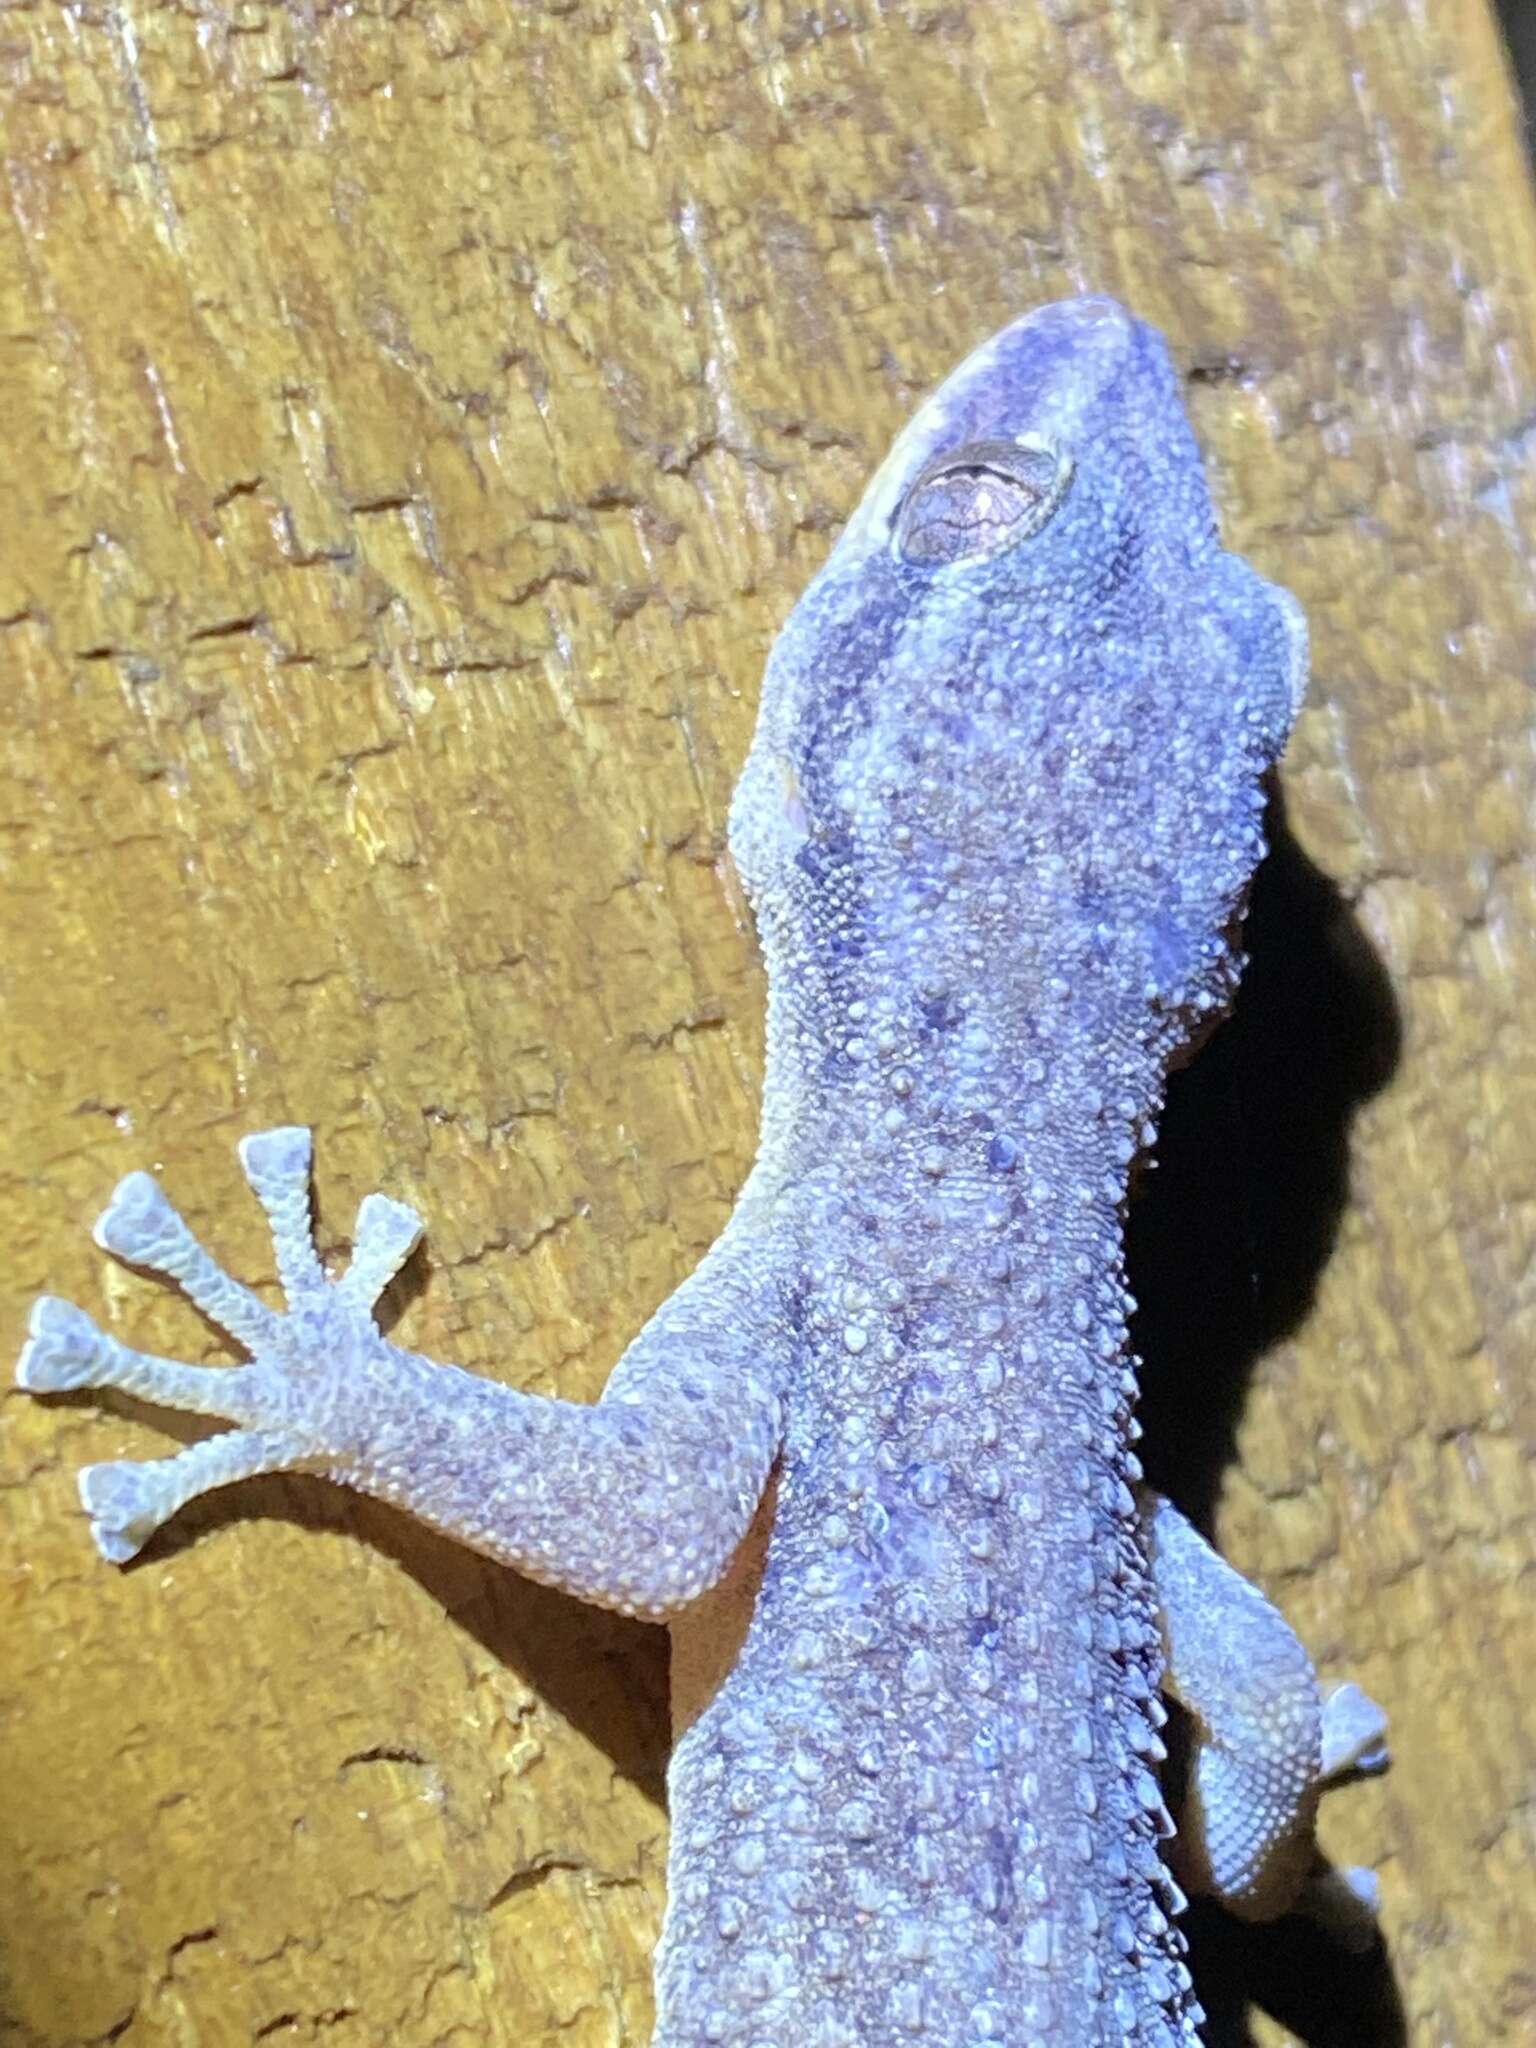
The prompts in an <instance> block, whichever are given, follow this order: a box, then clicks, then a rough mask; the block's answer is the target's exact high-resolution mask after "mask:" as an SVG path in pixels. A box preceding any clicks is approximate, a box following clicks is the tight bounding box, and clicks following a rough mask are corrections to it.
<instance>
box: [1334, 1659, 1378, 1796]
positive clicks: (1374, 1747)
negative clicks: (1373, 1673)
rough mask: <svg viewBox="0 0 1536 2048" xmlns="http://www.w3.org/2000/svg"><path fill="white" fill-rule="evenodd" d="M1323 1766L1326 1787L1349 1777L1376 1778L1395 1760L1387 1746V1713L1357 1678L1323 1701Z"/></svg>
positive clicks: (1335, 1690) (1341, 1686) (1339, 1686)
mask: <svg viewBox="0 0 1536 2048" xmlns="http://www.w3.org/2000/svg"><path fill="white" fill-rule="evenodd" d="M1322 1734H1323V1741H1322V1752H1323V1753H1322V1767H1321V1769H1320V1771H1319V1773H1318V1778H1319V1782H1320V1783H1321V1784H1323V1785H1324V1786H1332V1785H1338V1784H1342V1783H1343V1782H1344V1781H1345V1780H1346V1779H1349V1778H1364V1777H1374V1776H1375V1775H1376V1774H1377V1772H1378V1771H1384V1770H1385V1769H1386V1768H1387V1766H1388V1764H1390V1763H1391V1761H1392V1757H1391V1753H1390V1751H1389V1750H1388V1748H1387V1716H1386V1711H1385V1709H1384V1708H1382V1707H1379V1706H1377V1704H1376V1702H1375V1701H1374V1700H1373V1699H1372V1698H1371V1696H1370V1694H1369V1693H1365V1692H1362V1691H1361V1690H1360V1687H1359V1686H1358V1685H1356V1684H1355V1683H1354V1682H1353V1680H1349V1681H1346V1683H1344V1684H1343V1685H1336V1686H1335V1687H1334V1689H1333V1691H1332V1692H1331V1693H1329V1694H1328V1695H1327V1697H1326V1698H1325V1699H1324V1701H1323V1729H1322Z"/></svg>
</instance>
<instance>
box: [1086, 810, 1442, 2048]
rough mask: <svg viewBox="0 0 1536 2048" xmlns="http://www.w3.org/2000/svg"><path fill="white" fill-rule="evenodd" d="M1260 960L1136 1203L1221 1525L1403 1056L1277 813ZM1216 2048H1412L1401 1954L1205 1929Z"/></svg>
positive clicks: (1169, 1434)
mask: <svg viewBox="0 0 1536 2048" xmlns="http://www.w3.org/2000/svg"><path fill="white" fill-rule="evenodd" d="M1269 833H1270V841H1271V847H1272V851H1271V854H1270V857H1269V859H1268V860H1267V861H1266V862H1265V864H1264V866H1263V867H1262V869H1261V870H1260V872H1259V875H1258V879H1257V881H1256V883H1255V886H1254V892H1253V902H1252V906H1251V909H1250V912H1249V918H1248V924H1247V928H1246V933H1245V942H1246V945H1247V949H1248V953H1249V956H1250V964H1249V968H1248V972H1247V974H1246V975H1245V976H1244V979H1243V983H1242V987H1241V990H1240V992H1239V995H1238V1000H1237V1004H1236V1007H1235V1008H1234V1010H1233V1013H1232V1016H1231V1018H1230V1019H1229V1020H1228V1021H1227V1023H1226V1024H1225V1025H1223V1026H1222V1028H1221V1029H1220V1030H1219V1031H1218V1032H1217V1033H1216V1034H1215V1035H1214V1036H1213V1037H1212V1039H1211V1040H1210V1042H1209V1043H1208V1044H1207V1045H1206V1046H1205V1047H1204V1048H1203V1049H1202V1050H1201V1051H1200V1053H1199V1054H1198V1056H1197V1057H1196V1058H1195V1059H1194V1060H1193V1061H1192V1062H1191V1064H1190V1065H1189V1066H1187V1067H1186V1068H1184V1069H1183V1070H1182V1071H1181V1072H1180V1073H1178V1074H1176V1075H1175V1076H1174V1078H1173V1082H1172V1085H1171V1086H1170V1089H1169V1094H1168V1106H1167V1110H1166V1112H1165V1114H1164V1117H1163V1121H1162V1128H1161V1135H1160V1137H1159V1141H1158V1147H1157V1160H1158V1163H1157V1165H1156V1167H1155V1168H1153V1169H1152V1170H1150V1171H1149V1172H1148V1173H1147V1174H1146V1176H1145V1178H1144V1180H1143V1183H1142V1185H1141V1187H1140V1189H1139V1190H1138V1194H1137V1199H1136V1201H1135V1202H1134V1203H1133V1205H1132V1209H1131V1216H1130V1224H1129V1229H1128V1232H1127V1256H1128V1265H1129V1270H1130V1284H1131V1290H1132V1292H1133V1294H1134V1295H1135V1296H1136V1299H1137V1301H1138V1303H1139V1304H1140V1306H1139V1308H1138V1311H1137V1315H1136V1318H1135V1323H1134V1329H1133V1336H1134V1340H1135V1342H1136V1345H1137V1347H1138V1349H1139V1350H1140V1352H1141V1354H1142V1356H1143V1358H1144V1360H1145V1372H1144V1379H1143V1385H1144V1395H1143V1401H1142V1409H1141V1413H1142V1420H1143V1423H1144V1425H1145V1428H1146V1440H1145V1443H1144V1444H1143V1446H1142V1450H1143V1453H1144V1457H1145V1463H1146V1466H1147V1473H1148V1477H1149V1478H1150V1479H1151V1481H1152V1483H1153V1484H1154V1485H1155V1486H1157V1487H1158V1488H1159V1489H1160V1490H1161V1491H1163V1492H1165V1493H1167V1494H1169V1495H1170V1496H1171V1497H1172V1498H1173V1499H1174V1500H1175V1501H1177V1502H1178V1504H1179V1505H1180V1506H1181V1507H1182V1508H1183V1509H1184V1511H1185V1512H1186V1513H1187V1514H1188V1515H1190V1516H1191V1517H1192V1519H1193V1520H1194V1521H1196V1522H1197V1523H1199V1524H1200V1525H1201V1526H1202V1527H1204V1528H1207V1529H1208V1528H1209V1526H1210V1518H1211V1514H1212V1510H1213V1508H1214V1505H1215V1500H1216V1496H1217V1492H1218V1490H1219V1486H1220V1480H1221V1474H1222V1472H1223V1469H1224V1468H1225V1467H1226V1465H1227V1464H1228V1462H1229V1461H1230V1459H1231V1457H1232V1453H1233V1440H1234V1432H1235V1429H1236V1425H1237V1421H1238V1417H1239V1415H1240V1414H1241V1411H1242V1405H1243V1400H1244V1396H1245V1393H1246V1389H1247V1383H1248V1377H1249V1374H1250V1372H1251V1370H1252V1368H1253V1366H1254V1363H1255V1361H1256V1360H1257V1359H1258V1358H1260V1357H1261V1356H1262V1355H1263V1354H1264V1353H1265V1352H1266V1351H1267V1350H1269V1348H1270V1347H1271V1346H1272V1345H1274V1344H1275V1343H1277V1342H1278V1341H1279V1340H1280V1339H1282V1338H1284V1337H1286V1336H1288V1335H1290V1334H1291V1333H1292V1332H1293V1331H1294V1330H1295V1329H1296V1328H1297V1327H1298V1326H1299V1325H1300V1323H1301V1322H1302V1321H1303V1320H1304V1318H1305V1316H1306V1314H1307V1311H1308V1309H1309V1307H1310V1306H1311V1302H1312V1297H1313V1293H1314V1290H1315V1288H1316V1285H1317V1280H1318V1276H1319V1275H1320V1273H1321V1272H1322V1269H1323V1266H1324V1264H1325V1263H1326V1261H1327V1258H1328V1255H1329V1253H1330V1251H1331V1250H1332V1248H1333V1243H1334V1239H1335V1236H1336V1234H1337V1230H1338V1225H1339V1219H1340V1216H1341V1214H1342V1211H1343V1208H1344V1203H1345V1200H1346V1197H1347V1194H1348V1164H1349V1159H1348V1139H1349V1126H1350V1121H1351V1119H1352V1117H1353V1116H1354V1113H1355V1111H1356V1110H1357V1109H1358V1108H1359V1106H1360V1105H1361V1103H1363V1102H1365V1101H1366V1100H1367V1099H1368V1098H1369V1097H1370V1096H1372V1095H1374V1094H1375V1093H1376V1092H1377V1090H1378V1089H1380V1088H1381V1087H1382V1086H1383V1085H1384V1084H1385V1082H1386V1081H1387V1080H1388V1078H1389V1077H1390V1075H1391V1073H1392V1071H1393V1068H1394V1067H1395V1065H1396V1063H1397V1057H1398V1049H1399V1042H1400V1036H1401V1032H1400V1025H1399V1020H1398V1013H1397V1006H1396V1003H1395V1001H1394V999H1393V995H1392V991H1391V988H1390V986H1389V984H1388V981H1387V978H1386V975H1385V973H1384V971H1383V969H1382V967H1381V964H1380V962H1379V961H1378V960H1377V958H1376V956H1375V954H1374V952H1373V951H1372V949H1371V946H1370V944H1369V942H1368V941H1367V939H1366V937H1365V934H1364V933H1363V932H1362V930H1361V929H1360V926H1359V924H1358V923H1357V922H1356V920H1355V918H1354V916H1353V915H1352V913H1351V912H1350V909H1349V907H1348V905H1347V904H1346V903H1345V902H1344V899H1343V898H1342V897H1341V896H1340V894H1339V892H1338V890H1337V889H1336V888H1335V887H1334V886H1333V884H1332V883H1331V882H1330V881H1329V880H1328V878H1327V877H1326V876H1325V875H1324V874H1322V873H1321V872H1320V871H1319V870H1318V869H1317V868H1316V867H1314V866H1313V864H1312V863H1311V862H1310V861H1309V860H1308V859H1307V857H1306V855H1305V854H1304V853H1303V852H1302V851H1301V849H1300V847H1299V846H1298V845H1297V844H1296V842H1295V840H1294V839H1293V838H1292V837H1291V836H1290V833H1289V831H1288V830H1287V828H1286V824H1285V817H1284V810H1283V807H1282V805H1281V802H1280V800H1279V798H1278V797H1276V798H1275V799H1274V801H1273V802H1272V803H1271V806H1270V815H1269ZM1188 1927H1189V1934H1190V1944H1191V1967H1192V1968H1193V1970H1194V1972H1195V1981H1196V1984H1197V1987H1198V1989H1199V1992H1200V1997H1201V1999H1202V2001H1203V2003H1204V2004H1205V2006H1206V2008H1207V2011H1208V2012H1209V2014H1210V2024H1209V2029H1208V2034H1207V2039H1208V2041H1209V2043H1210V2044H1211V2048H1251V2042H1252V2034H1251V2032H1250V2029H1249V2025H1248V2020H1247V2014H1248V2012H1249V2010H1250V2008H1251V2006H1252V2004H1254V2003H1257V2004H1259V2005H1260V2006H1262V2007H1263V2008H1264V2009H1265V2010H1266V2011H1268V2012H1271V2013H1273V2014H1274V2015H1275V2016H1276V2017H1277V2018H1278V2019H1280V2020H1281V2021H1282V2022H1283V2023H1284V2024H1285V2025H1286V2026H1288V2027H1290V2028H1291V2029H1292V2031H1293V2032H1294V2033H1295V2034H1296V2035H1297V2037H1298V2039H1300V2040H1301V2041H1304V2042H1306V2043H1307V2044H1308V2048H1333V2044H1336V2043H1337V2044H1342V2043H1344V2042H1349V2043H1350V2044H1351V2048H1397V2044H1400V2043H1401V2042H1402V2041H1403V2040H1404V2039H1405V2038H1406V2037H1405V2033H1404V2026H1403V2018H1402V2013H1401V2009H1400V2007H1399V2004H1398V2001H1397V1995H1396V1991H1395V1989H1394V1987H1393V1983H1392V1974H1391V1967H1390V1963H1389V1960H1388V1957H1387V1954H1386V1951H1385V1948H1384V1947H1383V1946H1382V1945H1381V1944H1380V1943H1377V1944H1376V1945H1375V1947H1374V1948H1373V1949H1372V1950H1371V1951H1369V1952H1368V1953H1366V1954H1364V1955H1362V1954H1359V1953H1354V1952H1351V1950H1350V1949H1349V1948H1348V1947H1347V1946H1346V1945H1345V1944H1343V1943H1342V1942H1340V1941H1338V1940H1336V1939H1335V1938H1334V1937H1332V1936H1330V1935H1329V1934H1327V1933H1325V1932H1324V1931H1323V1930H1322V1929H1321V1928H1319V1927H1317V1926H1315V1925H1313V1924H1312V1923H1311V1922H1309V1921H1307V1920H1304V1919H1302V1918H1300V1917H1299V1916H1297V1915H1291V1916H1288V1917H1287V1918H1286V1919H1284V1920H1282V1921H1279V1922H1276V1923H1274V1924H1273V1925H1271V1926H1268V1927H1245V1926H1241V1925H1239V1923H1238V1922H1236V1921H1235V1920H1232V1919H1230V1918H1228V1917H1227V1916H1226V1915H1224V1914H1222V1913H1219V1912H1217V1911H1215V1910H1214V1909H1206V1910H1204V1911H1201V1912H1198V1913H1192V1914H1191V1916H1190V1921H1189V1923H1188Z"/></svg>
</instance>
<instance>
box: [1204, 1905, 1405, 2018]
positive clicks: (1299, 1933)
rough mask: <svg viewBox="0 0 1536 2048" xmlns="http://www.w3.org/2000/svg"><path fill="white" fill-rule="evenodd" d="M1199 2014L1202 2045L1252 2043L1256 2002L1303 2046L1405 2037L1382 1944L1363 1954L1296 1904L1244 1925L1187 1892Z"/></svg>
mask: <svg viewBox="0 0 1536 2048" xmlns="http://www.w3.org/2000/svg"><path fill="white" fill-rule="evenodd" d="M1184 1927H1185V1932H1186V1933H1187V1934H1188V1936H1189V1944H1190V1954H1191V1959H1192V1963H1193V1966H1194V1968H1195V1970H1196V1972H1197V1976H1196V1982H1197V1983H1198V1985H1199V1990H1200V1996H1201V1999H1202V2000H1203V2001H1204V2004H1205V2008H1206V2013H1207V2018H1206V2024H1205V2029H1204V2038H1205V2043H1206V2048H1252V2042H1253V2034H1252V2031H1251V2029H1250V2028H1249V2025H1248V2020H1247V2014H1248V2012H1249V2010H1250V2008H1251V2007H1252V2006H1253V2005H1255V2004H1257V2005H1260V2006H1262V2007H1263V2009H1264V2010H1265V2012H1267V2013H1269V2014H1271V2015H1272V2016H1273V2017H1274V2018H1275V2019H1277V2020H1278V2021H1279V2022H1280V2024H1281V2025H1282V2026H1283V2027H1285V2028H1287V2029H1288V2030H1289V2031H1290V2032H1291V2033H1292V2034H1294V2035H1295V2037H1296V2039H1297V2040H1298V2041H1304V2042H1306V2044H1307V2048H1398V2044H1401V2043H1405V2042H1406V2041H1407V2039H1408V2026H1407V2021H1406V2019H1405V2017H1404V2014H1403V2006H1402V2000H1401V1999H1400V1997H1399V1996H1398V1990H1397V1984H1396V1982H1395V1980H1394V1978H1393V1975H1392V1962H1391V1958H1390V1957H1389V1955H1388V1954H1387V1949H1386V1944H1385V1943H1384V1942H1381V1941H1378V1942H1377V1943H1376V1944H1375V1945H1374V1947H1372V1948H1370V1949H1368V1950H1367V1951H1366V1953H1365V1954H1364V1955H1357V1954H1355V1953H1353V1952H1352V1951H1351V1950H1350V1949H1348V1948H1347V1947H1345V1946H1344V1945H1343V1944H1342V1943H1341V1942H1340V1941H1339V1940H1338V1938H1337V1937H1336V1936H1334V1935H1332V1934H1330V1933H1327V1932H1325V1931H1324V1929H1322V1928H1321V1927H1318V1926H1316V1925H1315V1924H1314V1923H1313V1922H1312V1921H1310V1920H1306V1919H1303V1917H1302V1916H1301V1914H1299V1913H1288V1914H1286V1916H1285V1918H1284V1919H1283V1920H1275V1921H1271V1922H1270V1923H1269V1924H1268V1925H1267V1926H1263V1927H1247V1926H1244V1925H1243V1924H1242V1922H1241V1921H1238V1920H1234V1919H1233V1918H1232V1916H1231V1915H1230V1914H1229V1913H1223V1912H1222V1911H1221V1909H1220V1908H1219V1907H1217V1906H1212V1905H1210V1904H1209V1903H1208V1902H1203V1901H1200V1900H1197V1901H1195V1903H1194V1904H1192V1905H1191V1907H1190V1909H1189V1914H1188V1917H1187V1918H1186V1920H1185V1923H1184Z"/></svg>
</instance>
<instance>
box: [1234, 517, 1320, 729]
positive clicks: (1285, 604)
mask: <svg viewBox="0 0 1536 2048" xmlns="http://www.w3.org/2000/svg"><path fill="white" fill-rule="evenodd" d="M1223 570H1224V575H1223V579H1222V582H1221V586H1220V587H1221V596H1222V604H1221V611H1222V617H1223V619H1224V621H1225V624H1226V628H1227V633H1228V635H1229V637H1230V639H1231V642H1232V645H1233V649H1234V652H1235V654H1236V666H1237V672H1238V678H1239V682H1240V686H1241V689H1242V692H1243V694H1244V696H1246V697H1249V698H1251V699H1252V700H1253V701H1254V703H1255V707H1256V708H1257V709H1258V710H1259V712H1260V715H1261V717H1262V718H1263V721H1264V725H1265V729H1266V732H1267V734H1268V738H1269V743H1270V745H1271V747H1272V748H1273V751H1274V754H1275V757H1276V759H1278V758H1279V755H1280V752H1281V750H1282V748H1283V747H1284V745H1285V742H1286V737H1287V735H1288V734H1289V732H1290V729H1291V726H1292V725H1293V723H1294V722H1295V718H1296V714H1297V712H1298V711H1300V709H1301V705H1302V699H1303V698H1304V697H1305V696H1306V693H1307V672H1308V664H1307V615H1306V613H1305V612H1304V611H1303V610H1302V608H1301V606H1300V605H1299V604H1298V603H1297V601H1296V599H1295V598H1294V597H1292V595H1291V593H1290V592H1289V591H1288V590H1286V589H1283V588H1282V587H1281V585H1280V584H1278V583H1268V582H1266V581H1265V579H1264V578H1263V577H1262V576H1260V575H1259V573H1258V572H1257V570H1255V569H1251V568H1250V567H1249V566H1248V564H1247V563H1246V562H1245V561H1244V560H1243V559H1242V557H1241V556H1239V555H1226V556H1224V557H1223Z"/></svg>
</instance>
